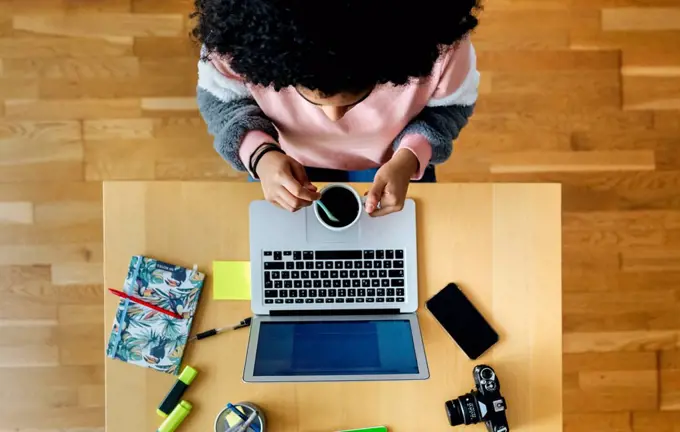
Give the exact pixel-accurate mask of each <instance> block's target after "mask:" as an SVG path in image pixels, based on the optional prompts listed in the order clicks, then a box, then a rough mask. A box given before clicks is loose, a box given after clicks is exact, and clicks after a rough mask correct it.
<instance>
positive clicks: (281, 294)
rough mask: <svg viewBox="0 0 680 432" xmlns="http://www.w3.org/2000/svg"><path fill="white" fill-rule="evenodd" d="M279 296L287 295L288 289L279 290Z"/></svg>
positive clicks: (284, 296)
mask: <svg viewBox="0 0 680 432" xmlns="http://www.w3.org/2000/svg"><path fill="white" fill-rule="evenodd" d="M279 297H283V298H286V297H288V291H286V290H282V291H279Z"/></svg>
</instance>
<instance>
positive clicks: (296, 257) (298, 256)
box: [293, 251, 302, 261]
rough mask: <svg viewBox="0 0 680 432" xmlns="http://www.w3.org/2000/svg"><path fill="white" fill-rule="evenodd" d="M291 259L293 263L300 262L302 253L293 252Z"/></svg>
mask: <svg viewBox="0 0 680 432" xmlns="http://www.w3.org/2000/svg"><path fill="white" fill-rule="evenodd" d="M293 259H294V260H295V261H297V260H301V259H302V252H300V251H295V252H293Z"/></svg>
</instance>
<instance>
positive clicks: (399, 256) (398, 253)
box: [394, 249, 404, 259]
mask: <svg viewBox="0 0 680 432" xmlns="http://www.w3.org/2000/svg"><path fill="white" fill-rule="evenodd" d="M394 256H395V258H397V259H404V250H403V249H398V250H396V251H395V252H394Z"/></svg>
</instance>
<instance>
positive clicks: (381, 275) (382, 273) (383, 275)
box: [378, 270, 387, 278]
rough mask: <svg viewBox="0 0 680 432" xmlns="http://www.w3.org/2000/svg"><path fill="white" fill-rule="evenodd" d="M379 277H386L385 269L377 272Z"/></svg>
mask: <svg viewBox="0 0 680 432" xmlns="http://www.w3.org/2000/svg"><path fill="white" fill-rule="evenodd" d="M378 274H379V275H380V277H381V278H386V277H387V270H380V271H379V272H378Z"/></svg>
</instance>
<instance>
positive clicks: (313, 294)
mask: <svg viewBox="0 0 680 432" xmlns="http://www.w3.org/2000/svg"><path fill="white" fill-rule="evenodd" d="M309 296H310V297H316V290H315V289H310V290H309Z"/></svg>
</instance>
